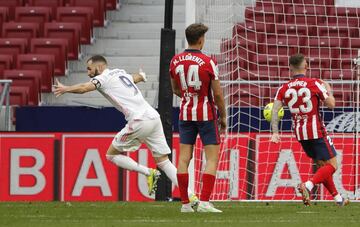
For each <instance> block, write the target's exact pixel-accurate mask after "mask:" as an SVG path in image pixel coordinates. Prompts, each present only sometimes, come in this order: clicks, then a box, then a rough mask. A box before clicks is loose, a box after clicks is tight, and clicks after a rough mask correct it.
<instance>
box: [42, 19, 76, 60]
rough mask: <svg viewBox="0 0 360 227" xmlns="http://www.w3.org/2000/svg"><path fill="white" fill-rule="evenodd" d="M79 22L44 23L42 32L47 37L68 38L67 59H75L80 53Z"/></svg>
mask: <svg viewBox="0 0 360 227" xmlns="http://www.w3.org/2000/svg"><path fill="white" fill-rule="evenodd" d="M80 30H81V24H80V23H61V22H52V23H45V29H44V34H45V37H47V38H59V37H61V38H66V39H67V40H68V44H69V45H68V59H69V60H77V59H78V58H79V54H80V52H81V51H80V48H81V46H80Z"/></svg>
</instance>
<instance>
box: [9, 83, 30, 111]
mask: <svg viewBox="0 0 360 227" xmlns="http://www.w3.org/2000/svg"><path fill="white" fill-rule="evenodd" d="M29 93H30V88H29V87H27V86H12V85H11V86H10V92H9V96H10V105H12V106H27V105H28V104H29Z"/></svg>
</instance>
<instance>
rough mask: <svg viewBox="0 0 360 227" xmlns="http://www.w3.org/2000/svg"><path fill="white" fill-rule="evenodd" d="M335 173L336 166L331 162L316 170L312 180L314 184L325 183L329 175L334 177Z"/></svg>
mask: <svg viewBox="0 0 360 227" xmlns="http://www.w3.org/2000/svg"><path fill="white" fill-rule="evenodd" d="M334 173H335V168H334V166H332V165H331V164H326V165H324V166H323V167H321V168H319V169H318V170H317V171H316V173H315V175H314V177H313V179H312V182H313V184H314V185H315V184H320V183H323V182H324V181H325V180H326V179H328V178H329V177H332V175H333V174H334Z"/></svg>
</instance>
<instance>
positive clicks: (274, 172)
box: [193, 0, 360, 200]
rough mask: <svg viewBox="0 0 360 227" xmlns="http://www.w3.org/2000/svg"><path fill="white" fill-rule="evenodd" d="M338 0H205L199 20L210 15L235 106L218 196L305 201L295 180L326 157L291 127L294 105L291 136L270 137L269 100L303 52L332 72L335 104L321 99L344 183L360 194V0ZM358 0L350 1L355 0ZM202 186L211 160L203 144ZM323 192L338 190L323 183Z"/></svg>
mask: <svg viewBox="0 0 360 227" xmlns="http://www.w3.org/2000/svg"><path fill="white" fill-rule="evenodd" d="M340 3H341V1H338V2H335V0H257V1H255V0H197V1H195V3H193V4H194V5H195V9H196V10H195V21H196V22H201V23H204V24H206V25H207V26H208V27H209V32H208V33H207V35H206V41H205V42H206V43H205V48H204V52H205V53H206V54H209V55H212V56H214V58H216V60H217V62H218V65H219V69H220V74H221V81H222V86H223V91H224V95H225V101H226V105H227V111H228V131H227V133H226V135H224V137H223V143H222V145H221V154H220V163H219V167H218V173H217V180H216V184H215V188H214V193H213V196H212V199H213V200H300V194H298V193H297V191H296V190H295V187H296V185H297V184H298V183H300V182H301V181H306V180H307V179H309V178H310V177H311V176H312V175H313V173H314V171H315V170H316V166H314V165H313V163H312V161H311V160H310V159H309V158H308V157H307V156H306V154H305V153H304V151H303V150H302V149H301V146H300V144H299V143H298V142H297V141H296V139H295V136H294V135H293V134H292V131H291V120H290V113H289V111H288V110H287V109H285V117H284V119H283V120H282V121H281V124H280V127H281V134H282V135H281V143H280V144H278V145H275V144H271V143H270V142H269V135H270V134H269V133H270V124H269V123H268V122H266V121H265V119H264V117H263V116H262V111H263V107H264V106H265V105H266V104H267V103H269V102H272V101H273V98H274V96H275V92H276V90H277V88H278V87H279V85H281V84H282V83H283V82H285V81H286V80H288V79H289V78H290V74H289V68H288V59H289V56H290V55H292V54H295V53H303V54H304V55H305V56H306V57H307V60H308V62H309V68H310V69H309V71H308V76H309V77H315V78H321V79H323V80H326V81H328V82H329V83H330V84H331V85H332V87H333V90H334V96H335V98H336V108H335V110H334V111H331V110H328V109H327V108H321V113H322V116H323V119H324V121H325V124H326V127H327V130H328V132H329V134H330V136H331V137H332V139H333V142H334V146H335V148H336V149H337V152H338V163H339V168H338V170H337V172H336V173H335V175H334V181H335V184H336V187H337V189H338V191H339V192H340V193H341V194H342V195H344V196H345V197H348V198H350V199H359V197H360V187H359V179H360V175H359V168H360V166H359V153H360V152H359V136H358V130H359V128H360V124H359V123H358V122H359V121H360V118H359V116H360V115H358V114H359V85H358V83H357V82H358V81H359V80H358V75H359V74H358V73H357V72H356V70H355V67H356V65H355V64H354V61H353V59H354V58H357V56H358V50H359V49H360V38H359V37H360V34H359V25H360V19H359V18H360V6H359V8H356V7H355V4H353V7H346V6H341V5H340ZM347 3H348V2H347ZM194 157H195V168H194V169H195V176H194V179H195V191H196V192H197V193H199V192H200V188H201V185H200V179H201V173H202V169H203V166H204V158H203V152H202V146H201V142H200V141H198V143H197V146H196V149H195V155H194ZM313 198H314V199H316V200H330V199H332V198H331V196H330V195H329V193H328V192H327V191H326V189H324V188H323V187H322V186H320V187H318V188H316V189H315V190H314V193H313Z"/></svg>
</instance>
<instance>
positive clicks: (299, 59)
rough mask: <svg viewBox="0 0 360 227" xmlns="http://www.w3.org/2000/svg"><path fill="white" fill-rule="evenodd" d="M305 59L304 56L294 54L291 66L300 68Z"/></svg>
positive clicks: (290, 61)
mask: <svg viewBox="0 0 360 227" xmlns="http://www.w3.org/2000/svg"><path fill="white" fill-rule="evenodd" d="M304 59H305V57H304V55H302V54H294V55H292V56H291V57H290V59H289V64H290V65H291V66H293V67H294V68H299V66H300V65H301V63H302V62H303V61H304Z"/></svg>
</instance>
